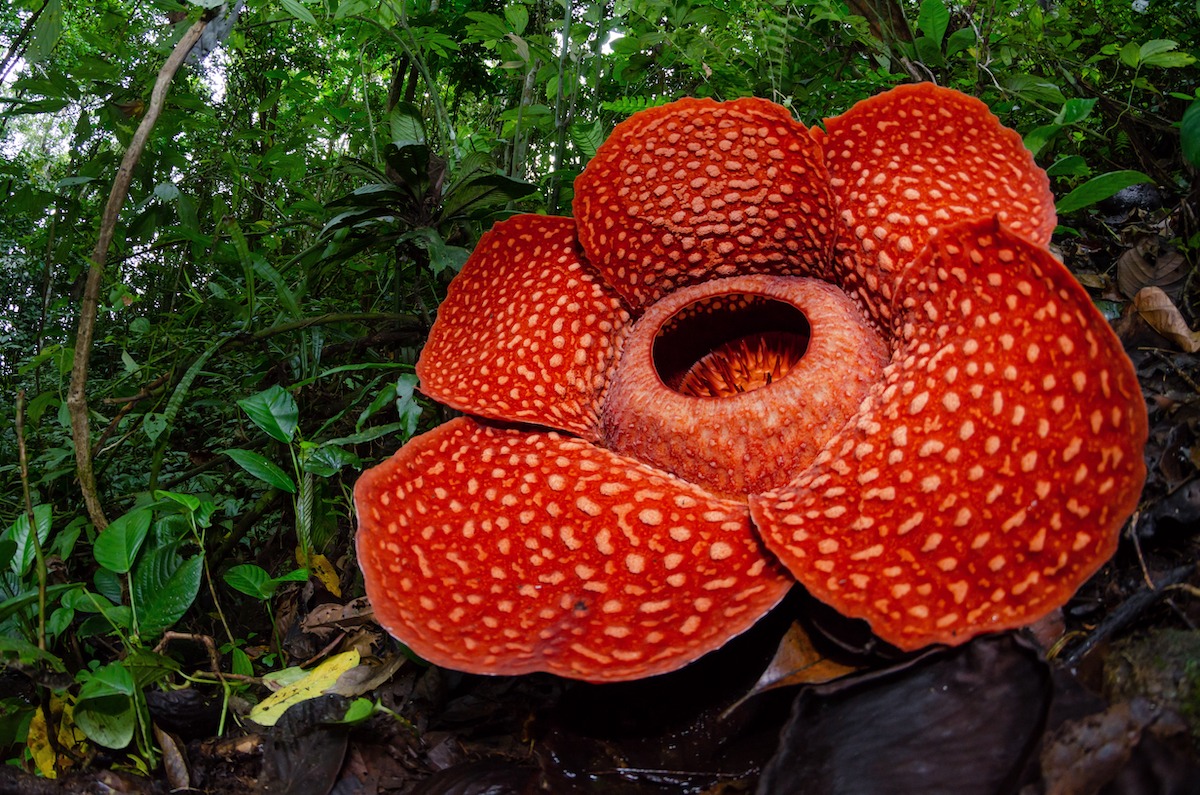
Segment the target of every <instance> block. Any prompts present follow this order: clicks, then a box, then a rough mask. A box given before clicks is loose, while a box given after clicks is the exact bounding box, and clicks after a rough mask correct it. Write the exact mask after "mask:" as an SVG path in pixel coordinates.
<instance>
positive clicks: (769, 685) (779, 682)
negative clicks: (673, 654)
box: [728, 622, 857, 712]
mask: <svg viewBox="0 0 1200 795" xmlns="http://www.w3.org/2000/svg"><path fill="white" fill-rule="evenodd" d="M855 670H857V669H856V668H853V667H852V666H849V665H842V664H841V663H838V662H834V661H833V660H830V659H829V658H827V657H825V656H824V655H822V654H821V653H820V652H819V651H817V649H816V647H814V646H813V642H812V638H810V637H809V636H808V633H807V632H805V631H804V628H803V627H802V626H800V624H799V623H796V622H793V623H792V626H791V627H789V628H788V631H787V632H786V633H785V634H784V636H783V637H782V638H781V639H780V640H779V648H777V649H776V650H775V656H774V657H773V658H772V659H771V663H770V665H768V666H767V669H766V670H765V671H763V673H762V676H760V677H759V678H758V681H757V682H756V683H755V684H754V687H752V688H751V689H750V692H749V693H747V694H746V695H745V696H743V697H742V698H741V699H739V700H738V701H737V703H736V704H734V705H733V706H732V707H730V708H729V710H728V711H729V712H732V711H733V710H734V709H737V707H738V706H740V705H741V704H742V703H743V702H745V701H746V699H748V698H750V697H752V696H756V695H758V694H759V693H764V692H766V691H768V690H773V689H775V688H777V687H786V686H788V685H814V684H821V683H822V682H828V681H831V680H833V679H837V678H838V677H840V676H845V675H846V674H849V673H853V672H854V671H855Z"/></svg>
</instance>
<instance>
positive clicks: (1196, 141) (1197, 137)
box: [1179, 99, 1200, 168]
mask: <svg viewBox="0 0 1200 795" xmlns="http://www.w3.org/2000/svg"><path fill="white" fill-rule="evenodd" d="M1179 144H1180V146H1181V147H1182V148H1183V156H1184V157H1185V158H1186V159H1187V161H1188V162H1189V163H1191V164H1192V165H1193V166H1195V167H1197V168H1200V99H1198V100H1196V101H1195V102H1193V103H1192V104H1191V105H1189V106H1188V109H1187V110H1185V111H1184V112H1183V120H1182V121H1181V122H1180V123H1179Z"/></svg>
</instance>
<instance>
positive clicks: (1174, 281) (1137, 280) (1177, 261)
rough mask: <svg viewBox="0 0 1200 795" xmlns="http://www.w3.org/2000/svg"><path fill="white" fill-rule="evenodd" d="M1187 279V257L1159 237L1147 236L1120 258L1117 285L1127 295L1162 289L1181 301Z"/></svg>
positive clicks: (1139, 239) (1141, 238)
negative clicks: (1144, 289) (1151, 288)
mask: <svg viewBox="0 0 1200 795" xmlns="http://www.w3.org/2000/svg"><path fill="white" fill-rule="evenodd" d="M1186 277H1187V261H1186V260H1185V259H1184V258H1183V255H1182V254H1180V253H1179V252H1178V251H1176V250H1175V249H1174V248H1172V247H1171V246H1170V244H1168V243H1167V242H1166V241H1165V240H1164V239H1163V238H1161V237H1159V236H1158V235H1144V236H1142V237H1140V238H1138V240H1137V241H1136V242H1135V243H1134V245H1133V247H1132V248H1129V249H1127V250H1126V251H1125V253H1124V254H1122V255H1121V256H1120V257H1119V258H1118V259H1117V285H1118V286H1119V287H1120V288H1121V292H1122V293H1123V294H1124V295H1126V296H1131V297H1132V296H1134V295H1137V293H1138V291H1140V290H1141V289H1143V288H1145V287H1159V288H1161V289H1162V290H1163V292H1165V293H1166V294H1167V295H1169V296H1170V297H1171V298H1172V299H1174V298H1178V297H1179V293H1180V291H1181V290H1182V289H1183V284H1184V280H1185V279H1186Z"/></svg>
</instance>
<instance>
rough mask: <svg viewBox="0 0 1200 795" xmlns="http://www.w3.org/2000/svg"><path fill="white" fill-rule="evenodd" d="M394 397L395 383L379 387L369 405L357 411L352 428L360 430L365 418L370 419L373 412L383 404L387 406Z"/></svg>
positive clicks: (378, 409)
mask: <svg viewBox="0 0 1200 795" xmlns="http://www.w3.org/2000/svg"><path fill="white" fill-rule="evenodd" d="M395 399H396V385H395V384H388V385H387V386H385V387H384V388H383V389H381V390H380V391H379V393H378V394H377V395H375V397H374V398H373V399H372V400H371V403H370V405H368V406H367V407H366V408H365V409H363V410H362V411H361V412H359V414H358V420H357V421H356V422H355V423H354V430H356V431H361V430H362V427H363V424H364V423H366V421H367V420H369V419H371V417H373V416H375V414H376V413H377V412H379V411H380V410H381V409H382V408H383V407H384V406H387V405H388V404H390V403H391V402H392V401H393V400H395Z"/></svg>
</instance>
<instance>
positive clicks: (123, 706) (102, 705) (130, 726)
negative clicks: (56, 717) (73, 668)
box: [75, 662, 137, 749]
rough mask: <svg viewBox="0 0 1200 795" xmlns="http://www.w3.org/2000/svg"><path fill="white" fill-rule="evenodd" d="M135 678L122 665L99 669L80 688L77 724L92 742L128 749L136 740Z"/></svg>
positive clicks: (110, 664) (76, 705)
mask: <svg viewBox="0 0 1200 795" xmlns="http://www.w3.org/2000/svg"><path fill="white" fill-rule="evenodd" d="M133 687H134V685H133V677H132V676H131V675H130V673H129V671H127V670H125V668H124V667H123V666H122V665H121V663H119V662H113V663H109V664H108V665H106V666H104V667H103V668H100V669H99V670H97V671H96V672H95V673H94V674H92V676H91V677H90V678H89V679H88V680H87V681H86V682H84V684H83V686H82V687H81V688H80V689H79V698H78V700H77V701H76V703H75V723H76V724H77V725H78V726H79V728H80V729H82V730H83V733H84V734H86V735H87V736H88V738H89V739H90V740H92V742H95V743H97V744H99V745H103V746H104V747H105V748H114V749H119V748H124V747H125V746H127V745H129V743H130V741H131V740H132V739H133V731H134V727H135V725H136V723H137V716H136V714H135V711H134V706H133Z"/></svg>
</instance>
